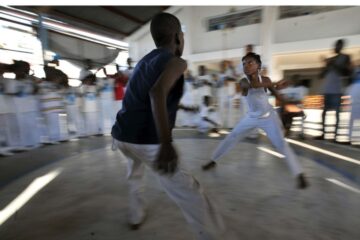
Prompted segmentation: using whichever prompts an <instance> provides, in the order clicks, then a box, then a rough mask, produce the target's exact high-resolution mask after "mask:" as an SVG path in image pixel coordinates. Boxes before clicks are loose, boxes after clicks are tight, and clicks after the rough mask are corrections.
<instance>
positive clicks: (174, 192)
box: [112, 13, 228, 240]
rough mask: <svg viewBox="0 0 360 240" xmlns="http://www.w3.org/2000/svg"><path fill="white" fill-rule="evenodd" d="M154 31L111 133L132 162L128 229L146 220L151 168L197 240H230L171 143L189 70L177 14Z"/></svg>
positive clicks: (159, 18) (157, 20) (160, 17)
mask: <svg viewBox="0 0 360 240" xmlns="http://www.w3.org/2000/svg"><path fill="white" fill-rule="evenodd" d="M150 29H151V35H152V37H153V39H154V42H155V45H156V47H157V48H156V49H154V50H152V51H151V52H150V53H148V54H147V55H146V56H144V57H143V58H142V59H141V60H140V61H139V63H138V65H137V67H136V68H135V70H134V72H133V74H132V76H131V78H130V81H129V84H128V88H127V92H126V95H125V99H124V107H123V108H122V110H121V111H119V113H118V115H117V118H116V122H115V124H114V126H113V130H112V136H113V137H114V139H116V140H115V142H116V145H117V147H118V148H119V149H120V150H121V151H122V152H123V154H124V155H125V156H126V157H127V159H128V183H129V187H130V191H129V193H130V202H129V205H130V219H129V220H130V226H131V228H132V229H138V228H139V226H140V225H141V224H142V223H143V221H144V219H145V216H146V210H145V206H144V198H143V188H144V186H143V180H144V179H143V178H144V171H145V166H146V165H148V166H149V167H150V168H151V169H153V170H155V173H156V176H157V177H158V179H159V180H160V182H161V185H162V187H163V188H164V190H165V192H166V193H167V194H168V195H169V197H170V198H171V199H172V200H173V201H174V202H176V204H177V205H178V206H179V207H180V208H181V210H182V212H183V214H184V216H185V219H186V221H187V222H188V223H189V225H190V227H191V228H192V230H193V231H194V233H195V234H196V236H197V238H198V239H199V240H215V239H227V237H226V235H227V234H228V233H227V232H228V231H227V230H226V228H225V226H224V223H223V219H222V217H221V215H220V214H219V213H218V212H217V207H216V206H215V205H214V204H213V203H212V202H211V201H210V200H209V198H208V197H207V195H206V193H205V192H204V190H203V189H202V187H201V186H200V184H199V183H198V182H197V180H195V179H194V177H192V176H191V175H189V174H188V173H186V172H185V171H184V170H183V169H182V168H180V167H178V161H179V160H178V158H180V157H178V154H177V151H176V150H175V147H174V146H173V143H172V136H171V130H172V128H173V126H174V124H175V118H176V112H177V109H178V105H179V101H180V98H181V95H182V93H183V83H184V78H183V73H184V71H185V69H186V67H187V66H186V61H185V60H183V59H182V58H181V55H182V52H183V49H184V35H183V33H182V31H181V24H180V22H179V20H178V19H177V18H176V17H175V16H174V15H172V14H169V13H160V14H157V15H155V17H154V18H153V19H152V21H151V24H150Z"/></svg>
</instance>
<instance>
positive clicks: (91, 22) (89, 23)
mask: <svg viewBox="0 0 360 240" xmlns="http://www.w3.org/2000/svg"><path fill="white" fill-rule="evenodd" d="M49 14H54V15H57V16H59V17H63V18H65V19H66V18H67V19H69V20H72V21H75V22H79V23H83V24H85V25H92V26H95V27H97V28H102V29H104V30H105V31H107V32H113V33H116V34H119V33H120V34H122V35H124V36H127V35H128V34H127V33H125V32H123V31H121V30H118V29H114V28H109V27H107V26H104V25H102V24H100V23H97V22H94V21H91V20H88V19H83V18H79V17H75V16H72V15H69V14H67V13H64V12H61V11H59V10H54V9H53V10H51V11H50V12H49Z"/></svg>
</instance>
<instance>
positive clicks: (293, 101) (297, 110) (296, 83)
mask: <svg viewBox="0 0 360 240" xmlns="http://www.w3.org/2000/svg"><path fill="white" fill-rule="evenodd" d="M279 92H280V94H281V95H282V97H283V99H285V103H284V104H283V106H282V107H281V120H282V122H283V125H284V128H285V137H289V136H290V128H291V126H292V122H293V118H295V117H301V119H302V120H301V135H300V136H301V137H302V138H303V137H304V135H303V120H304V118H305V114H304V111H303V106H302V102H303V100H304V98H305V96H307V95H308V89H307V88H306V87H305V86H303V84H302V82H301V79H300V75H298V74H295V75H293V76H292V77H291V79H290V80H289V83H288V87H287V88H285V89H282V90H280V91H279Z"/></svg>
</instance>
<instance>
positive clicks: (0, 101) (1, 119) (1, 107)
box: [0, 63, 13, 156]
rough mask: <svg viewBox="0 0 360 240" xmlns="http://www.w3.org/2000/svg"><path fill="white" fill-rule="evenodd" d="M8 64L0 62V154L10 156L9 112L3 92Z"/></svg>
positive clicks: (8, 70)
mask: <svg viewBox="0 0 360 240" xmlns="http://www.w3.org/2000/svg"><path fill="white" fill-rule="evenodd" d="M10 71H11V70H10V65H9V64H3V63H0V156H11V155H13V154H12V153H11V150H12V149H11V148H10V147H9V142H8V128H9V122H8V115H9V113H10V109H9V106H8V105H9V104H8V96H7V95H6V94H5V79H4V77H3V74H4V73H6V72H10Z"/></svg>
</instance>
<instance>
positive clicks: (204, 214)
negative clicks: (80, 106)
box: [115, 140, 227, 240]
mask: <svg viewBox="0 0 360 240" xmlns="http://www.w3.org/2000/svg"><path fill="white" fill-rule="evenodd" d="M115 141H116V140H115ZM116 144H117V147H118V148H119V149H120V150H121V151H122V153H123V154H124V155H125V156H126V157H127V159H128V175H127V179H128V184H129V190H130V191H129V194H130V198H129V200H130V203H129V205H130V221H131V223H134V224H136V223H139V222H140V221H141V220H142V218H143V217H144V215H145V212H144V211H145V210H144V199H143V197H142V193H143V191H144V184H143V180H144V179H143V176H144V170H145V165H147V166H149V167H150V168H152V164H153V162H154V161H155V159H156V156H157V153H158V150H159V147H160V145H158V144H149V145H140V144H131V143H124V142H119V141H116ZM155 173H156V172H155ZM157 177H158V179H159V181H160V183H161V185H162V186H163V188H164V190H165V191H166V193H167V194H168V195H169V197H170V198H171V199H172V200H173V201H175V202H176V204H177V205H178V206H179V207H180V209H181V211H182V212H183V214H184V216H185V219H186V221H187V222H188V223H189V224H190V226H191V228H192V230H193V231H194V232H195V234H196V235H197V237H198V239H202V240H210V239H211V240H212V239H213V240H215V239H216V240H218V239H227V237H225V234H226V229H225V226H224V223H223V219H222V217H221V215H220V214H219V213H218V212H217V209H216V207H215V206H214V205H213V204H212V202H211V201H210V200H209V199H208V197H207V196H206V194H205V193H204V190H203V189H202V188H201V186H200V184H199V183H198V182H197V180H196V179H195V178H194V177H193V176H191V175H189V174H188V173H187V172H185V171H184V170H182V169H180V168H179V169H178V170H177V171H176V172H175V173H174V174H173V175H172V176H170V175H160V174H157Z"/></svg>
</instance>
